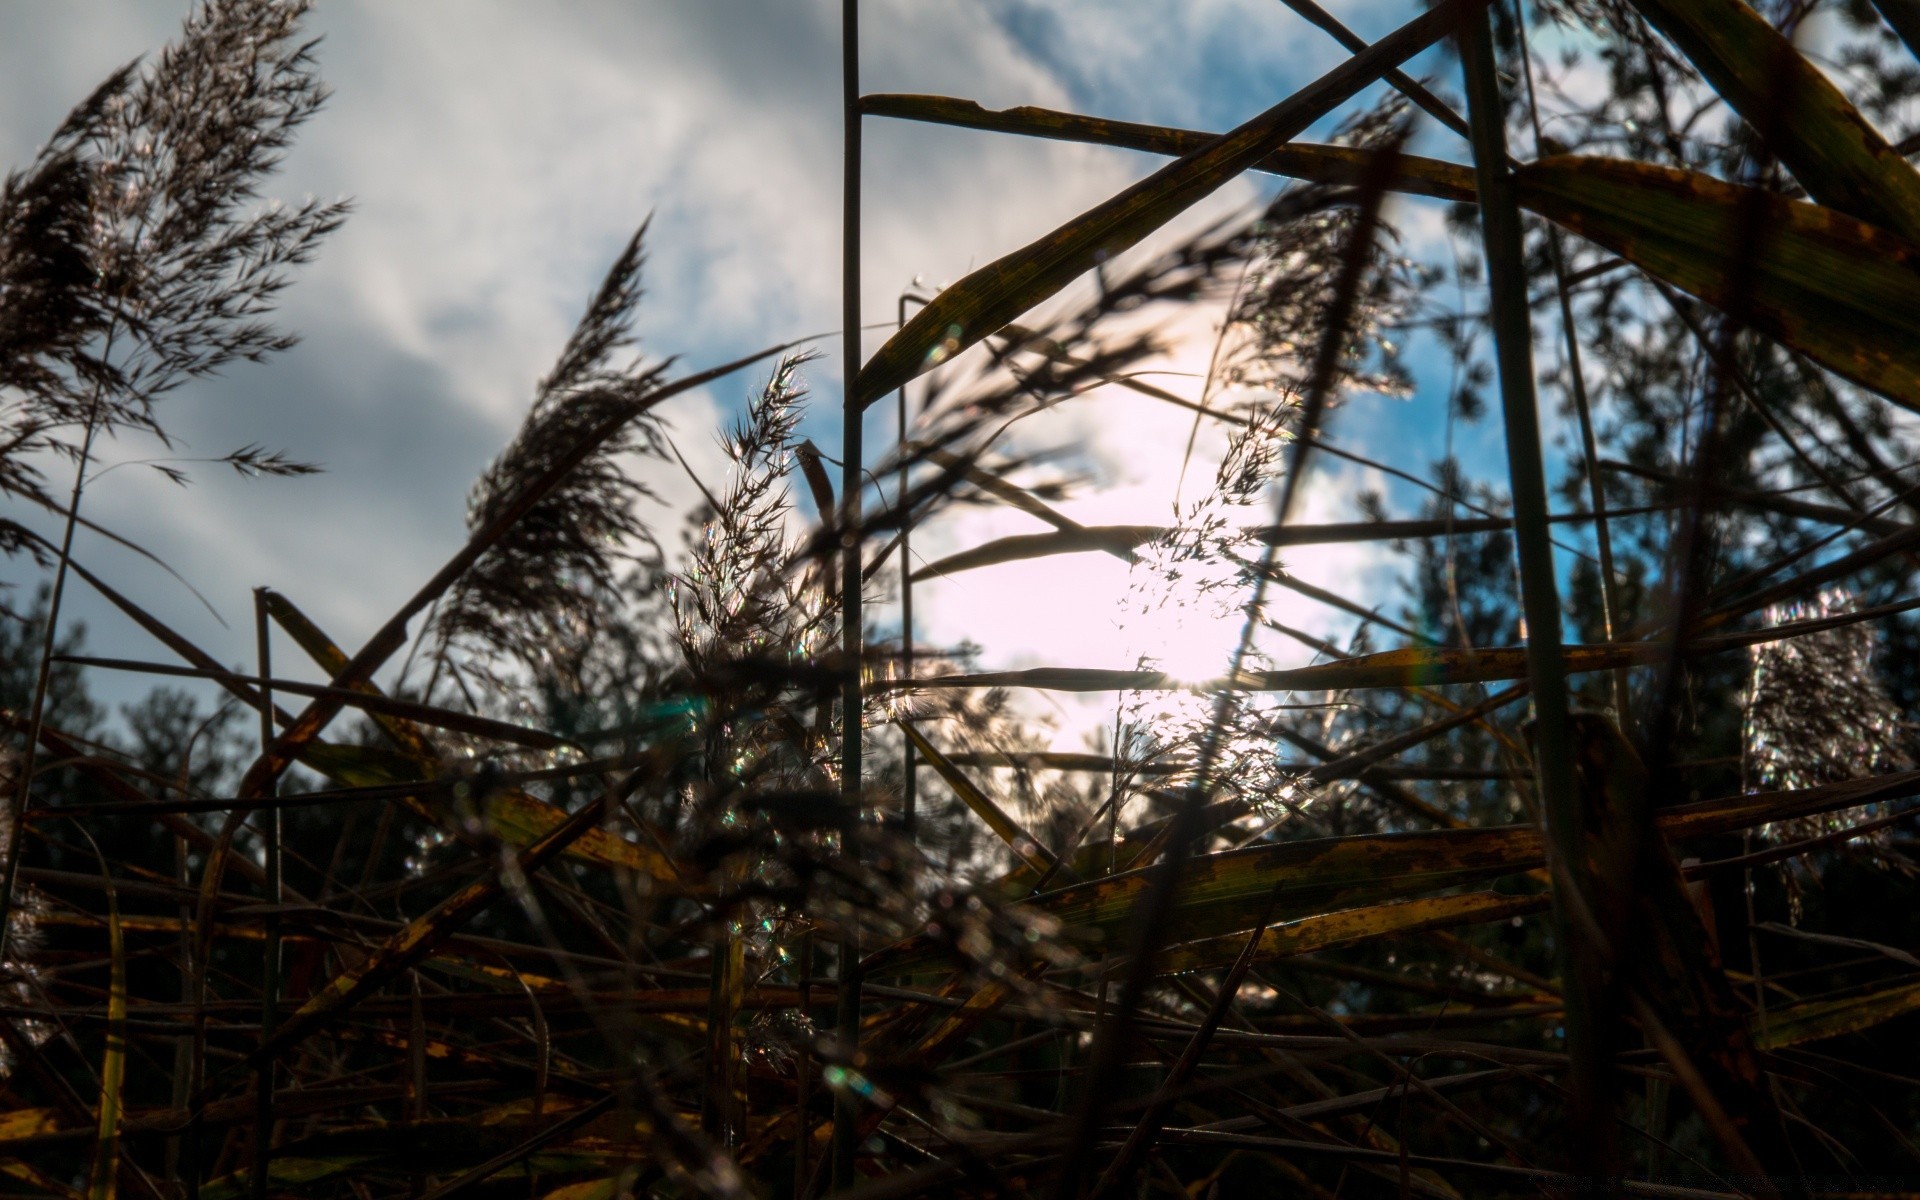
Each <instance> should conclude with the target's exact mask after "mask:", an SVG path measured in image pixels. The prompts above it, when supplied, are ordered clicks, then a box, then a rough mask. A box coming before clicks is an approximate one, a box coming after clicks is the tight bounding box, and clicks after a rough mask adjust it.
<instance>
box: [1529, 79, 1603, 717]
mask: <svg viewBox="0 0 1920 1200" xmlns="http://www.w3.org/2000/svg"><path fill="white" fill-rule="evenodd" d="M1520 62H1521V66H1522V75H1521V78H1522V79H1524V80H1525V81H1526V85H1527V119H1528V120H1529V121H1530V122H1532V124H1533V140H1534V143H1535V145H1536V146H1538V144H1539V142H1540V138H1541V130H1540V102H1539V97H1538V95H1537V94H1536V93H1535V91H1534V86H1533V55H1532V54H1531V53H1530V52H1528V50H1527V47H1526V45H1525V44H1524V42H1523V43H1522V45H1521V47H1520ZM1537 152H1538V151H1537V150H1536V153H1537ZM1547 259H1548V261H1549V262H1550V263H1552V264H1553V290H1554V295H1555V296H1556V297H1557V298H1558V300H1559V302H1560V331H1561V336H1562V339H1563V340H1564V341H1565V343H1566V347H1567V380H1568V386H1569V387H1570V388H1571V389H1572V391H1573V411H1574V415H1575V416H1576V417H1577V418H1578V419H1579V422H1580V455H1581V460H1582V465H1583V466H1584V467H1585V469H1586V473H1587V507H1589V508H1591V509H1592V510H1593V536H1594V545H1595V549H1596V550H1597V551H1598V552H1599V556H1600V626H1601V630H1602V632H1603V633H1604V634H1605V637H1606V640H1607V641H1609V642H1611V641H1612V640H1613V637H1614V630H1615V629H1617V628H1619V627H1620V623H1621V617H1622V615H1623V614H1622V613H1621V612H1620V595H1619V591H1618V583H1617V581H1616V580H1615V579H1614V575H1613V535H1612V533H1611V532H1610V531H1609V530H1608V528H1607V495H1606V489H1605V488H1604V487H1603V486H1602V485H1601V482H1600V467H1599V463H1600V451H1599V448H1598V445H1597V443H1596V442H1595V440H1594V436H1593V409H1592V406H1591V405H1590V404H1589V403H1588V401H1587V376H1586V370H1585V368H1584V367H1583V365H1582V363H1581V359H1580V335H1579V334H1578V332H1576V330H1577V328H1578V327H1577V326H1576V325H1575V324H1574V320H1573V290H1572V289H1571V288H1570V287H1569V286H1568V285H1567V264H1566V258H1565V256H1564V255H1563V253H1562V252H1561V247H1560V230H1559V229H1558V228H1557V227H1555V226H1551V225H1550V226H1548V227H1547ZM1611 676H1612V679H1611V682H1612V687H1613V711H1614V712H1615V713H1616V714H1618V717H1617V720H1616V724H1618V725H1620V726H1621V727H1622V728H1625V727H1626V723H1627V700H1628V695H1629V693H1628V673H1627V670H1626V668H1624V667H1622V668H1621V669H1619V670H1617V671H1614V672H1611Z"/></svg>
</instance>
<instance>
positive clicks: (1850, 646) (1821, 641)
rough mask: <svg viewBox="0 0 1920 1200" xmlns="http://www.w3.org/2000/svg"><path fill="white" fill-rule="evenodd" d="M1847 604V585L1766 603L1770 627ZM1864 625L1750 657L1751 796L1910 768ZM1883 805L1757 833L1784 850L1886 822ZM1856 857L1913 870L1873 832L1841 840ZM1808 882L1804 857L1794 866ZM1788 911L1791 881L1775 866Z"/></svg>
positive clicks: (1899, 720)
mask: <svg viewBox="0 0 1920 1200" xmlns="http://www.w3.org/2000/svg"><path fill="white" fill-rule="evenodd" d="M1854 607H1855V604H1854V600H1853V596H1852V594H1851V593H1850V592H1849V591H1847V589H1845V588H1830V589H1827V590H1825V591H1822V592H1821V593H1820V594H1819V595H1818V596H1816V597H1815V598H1813V599H1812V600H1808V601H1805V602H1802V603H1796V604H1787V605H1774V606H1772V607H1770V608H1768V610H1767V621H1768V623H1769V624H1781V623H1784V622H1787V621H1800V620H1818V619H1820V618H1823V617H1830V616H1836V615H1839V614H1842V613H1845V612H1848V611H1851V610H1852V609H1853V608H1854ZM1878 640H1879V639H1878V637H1877V635H1876V633H1875V630H1874V627H1873V626H1872V625H1871V624H1868V623H1865V622H1859V623H1855V624H1851V625H1842V626H1839V627H1838V628H1835V629H1827V630H1822V631H1820V632H1818V633H1810V634H1804V635H1802V636H1800V637H1796V638H1790V639H1788V640H1785V641H1778V642H1764V643H1762V644H1760V645H1758V646H1755V647H1754V648H1753V649H1752V650H1751V651H1750V652H1749V654H1748V660H1749V663H1750V664H1751V665H1750V671H1749V674H1748V682H1747V695H1746V711H1745V714H1744V721H1743V729H1742V732H1743V747H1742V749H1743V754H1742V760H1741V762H1742V771H1743V773H1744V774H1745V776H1746V779H1747V786H1748V787H1749V788H1750V789H1752V790H1755V791H1773V790H1785V789H1791V788H1815V787H1819V786H1821V785H1823V784H1833V783H1842V782H1845V781H1846V780H1849V779H1859V778H1862V777H1864V776H1868V775H1877V774H1884V773H1887V772H1891V771H1902V770H1906V769H1908V768H1910V767H1911V766H1912V765H1913V762H1912V759H1911V758H1910V757H1909V755H1908V753H1907V751H1906V748H1905V746H1904V735H1905V734H1906V733H1907V732H1908V730H1909V728H1910V722H1908V721H1907V720H1906V719H1905V718H1904V717H1903V716H1902V715H1901V712H1900V709H1899V708H1898V706H1896V705H1895V704H1894V702H1893V700H1892V698H1891V697H1890V696H1888V695H1887V690H1886V687H1885V685H1884V684H1882V683H1881V681H1880V674H1879V671H1878V670H1877V668H1876V667H1875V666H1874V662H1873V657H1874V649H1875V646H1876V644H1877V642H1878ZM1886 811H1887V810H1886V806H1885V805H1877V804H1876V805H1868V806H1866V807H1863V808H1858V809H1852V810H1849V811H1847V812H1844V813H1830V814H1824V815H1821V816H1812V817H1797V818H1794V819H1792V820H1787V821H1775V822H1771V823H1769V824H1767V825H1765V826H1763V827H1762V829H1761V833H1762V834H1764V835H1765V836H1766V837H1768V838H1769V839H1771V840H1773V841H1776V842H1780V843H1783V844H1790V843H1793V842H1800V841H1805V840H1807V839H1811V838H1818V837H1820V836H1822V835H1824V834H1832V833H1839V832H1843V831H1845V830H1848V829H1851V828H1853V827H1854V826H1856V825H1861V824H1864V823H1867V822H1870V821H1873V820H1874V819H1876V818H1878V817H1881V816H1884V815H1885V813H1886ZM1841 845H1842V847H1843V848H1854V849H1857V850H1860V851H1864V852H1866V853H1867V854H1869V855H1870V856H1871V857H1873V858H1874V859H1875V860H1876V861H1878V862H1880V863H1882V864H1883V865H1891V866H1898V867H1900V868H1901V869H1902V870H1906V871H1911V870H1912V869H1913V867H1912V864H1911V863H1909V862H1908V860H1907V859H1906V858H1905V856H1903V855H1901V854H1900V853H1899V852H1898V851H1896V850H1895V849H1894V848H1893V840H1892V830H1891V829H1890V828H1879V829H1876V830H1874V831H1873V832H1872V833H1868V834H1865V835H1863V836H1862V837H1860V838H1856V839H1849V840H1847V841H1845V842H1843V843H1841ZM1798 861H1799V862H1800V863H1801V865H1802V866H1803V867H1804V868H1805V869H1806V870H1807V871H1808V872H1809V873H1810V874H1812V875H1814V876H1815V877H1816V878H1817V877H1818V874H1819V872H1818V870H1817V868H1816V867H1815V866H1814V864H1813V861H1812V860H1811V859H1808V858H1804V857H1803V858H1801V859H1799V860H1798ZM1781 871H1782V878H1783V879H1784V880H1785V882H1786V883H1787V886H1788V891H1789V895H1790V897H1791V899H1792V902H1793V905H1794V910H1795V913H1796V915H1797V914H1798V911H1799V905H1800V889H1799V883H1798V878H1797V876H1796V875H1795V873H1794V872H1793V871H1792V870H1790V869H1789V864H1787V863H1783V864H1782V866H1781Z"/></svg>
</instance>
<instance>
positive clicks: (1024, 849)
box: [895, 720, 1060, 877]
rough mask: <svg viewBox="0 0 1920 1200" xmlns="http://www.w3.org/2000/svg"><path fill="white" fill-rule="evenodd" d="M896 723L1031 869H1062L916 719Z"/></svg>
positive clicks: (1047, 873) (1044, 872)
mask: <svg viewBox="0 0 1920 1200" xmlns="http://www.w3.org/2000/svg"><path fill="white" fill-rule="evenodd" d="M895 724H897V725H899V726H900V730H901V732H902V733H904V734H906V735H907V740H908V741H909V742H912V743H913V748H914V749H915V750H917V751H919V753H920V756H921V757H922V758H924V759H926V760H927V765H928V766H930V767H932V768H933V769H934V772H935V773H936V774H938V775H939V776H940V778H941V779H943V780H945V781H946V784H947V786H948V787H950V788H952V789H953V794H954V795H956V796H958V797H960V799H961V801H962V802H964V803H965V804H966V806H967V807H968V808H970V809H972V810H973V812H974V815H975V816H977V817H979V818H980V820H981V821H982V822H984V823H985V824H986V826H987V828H989V829H991V830H993V832H994V834H995V836H997V837H998V838H999V839H1000V840H1001V841H1003V842H1005V843H1006V844H1007V847H1008V849H1010V850H1012V851H1013V852H1014V854H1016V855H1018V856H1019V858H1020V861H1021V862H1023V863H1025V864H1026V865H1027V867H1028V869H1029V870H1032V871H1034V872H1037V873H1038V874H1039V875H1041V876H1043V877H1045V876H1051V875H1052V874H1053V873H1054V872H1055V871H1057V870H1058V869H1059V866H1060V862H1059V859H1058V858H1057V857H1056V856H1055V855H1054V853H1053V851H1051V850H1049V849H1047V848H1046V847H1045V846H1042V845H1041V844H1040V843H1039V842H1038V841H1037V840H1035V839H1034V838H1033V837H1032V836H1030V835H1029V834H1028V833H1027V831H1026V830H1024V829H1022V828H1020V823H1019V822H1018V821H1015V820H1014V819H1013V818H1012V817H1010V816H1008V815H1007V813H1006V810H1005V809H1003V808H1001V807H1000V806H999V805H998V804H995V803H994V802H993V798H992V797H991V796H989V795H987V794H986V793H985V792H983V791H981V790H980V788H979V786H978V785H977V784H975V783H974V782H973V780H971V779H969V778H967V773H966V772H965V771H962V770H961V769H960V768H959V767H956V766H954V765H953V762H952V760H950V759H949V758H948V757H947V756H946V755H945V754H942V753H941V752H940V750H939V748H938V747H936V746H935V745H934V744H933V743H932V742H930V741H928V740H927V737H926V735H925V734H923V733H921V732H920V731H919V730H918V729H916V728H914V725H913V722H911V721H905V720H902V721H896V722H895Z"/></svg>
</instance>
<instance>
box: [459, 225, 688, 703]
mask: <svg viewBox="0 0 1920 1200" xmlns="http://www.w3.org/2000/svg"><path fill="white" fill-rule="evenodd" d="M646 232H647V227H646V225H645V224H642V225H641V226H640V228H639V229H638V230H637V231H636V232H635V233H634V235H633V237H632V239H631V240H629V241H628V243H627V245H626V248H625V249H624V250H622V251H621V253H620V255H619V257H618V258H616V259H615V260H614V262H613V265H612V267H611V268H610V269H609V270H608V272H607V276H606V279H605V280H604V281H602V283H601V285H600V288H599V290H598V291H597V292H596V293H595V294H594V296H593V299H592V301H591V302H590V303H589V304H588V305H587V311H586V313H585V315H584V316H582V317H581V319H580V322H579V324H578V325H576V326H575V327H574V331H573V334H572V336H570V337H569V338H568V339H567V344H566V346H565V348H564V349H563V350H562V351H561V353H560V358H559V360H558V361H557V362H556V363H555V364H554V367H553V370H552V371H551V372H550V373H549V374H548V375H547V377H546V378H545V379H543V380H541V381H540V384H539V387H538V388H537V389H536V390H535V393H534V401H533V407H532V409H531V410H530V411H529V412H528V414H527V419H526V421H525V423H524V424H522V425H521V427H520V432H519V433H518V434H516V435H515V436H514V439H513V441H512V442H511V443H510V444H509V445H508V446H507V448H506V449H505V450H504V451H502V452H501V454H500V456H499V457H498V458H496V459H495V460H494V461H493V463H492V465H491V466H489V467H488V468H487V470H486V472H485V473H484V474H482V475H481V477H480V479H479V481H478V482H477V483H475V484H474V488H473V493H472V495H471V497H470V498H469V500H468V502H467V526H468V528H469V529H474V530H478V529H483V528H485V527H487V526H488V525H490V524H491V523H492V522H493V521H494V520H495V519H496V518H498V516H499V515H500V513H501V512H502V511H503V510H504V509H505V508H506V507H508V506H509V505H511V504H513V503H514V502H515V500H516V498H517V497H518V496H519V495H520V493H521V492H522V491H523V490H524V489H525V487H526V486H527V484H528V482H529V481H531V480H534V479H537V478H539V477H540V476H541V475H543V474H544V473H545V472H547V471H548V470H550V469H551V468H552V467H553V466H554V465H555V463H557V462H559V461H560V460H561V459H563V458H564V457H565V456H566V455H567V454H568V453H570V452H571V451H572V450H573V449H574V448H575V447H576V446H577V445H578V443H579V442H580V439H581V438H582V437H583V436H585V435H586V434H587V433H588V432H589V431H590V430H592V429H594V428H596V427H597V426H600V425H602V424H603V423H605V422H606V421H608V420H609V419H611V418H613V417H616V416H617V415H618V414H619V413H620V412H622V411H623V410H627V409H631V410H632V411H633V412H634V414H635V415H634V419H633V420H631V421H629V422H628V423H627V424H625V425H623V426H622V427H621V429H620V432H618V433H617V434H615V435H614V436H613V437H611V438H608V439H607V440H606V441H605V442H604V443H602V444H601V445H600V446H599V447H598V448H597V449H596V450H595V451H594V453H593V454H591V455H590V456H588V458H587V459H586V460H585V461H584V462H582V463H580V464H579V465H578V466H577V467H575V468H574V469H573V471H572V472H571V473H570V474H569V475H568V476H567V477H566V479H565V480H564V481H563V482H562V483H561V484H560V485H559V486H558V487H556V488H554V489H553V491H552V492H551V493H550V494H549V495H548V496H547V497H546V498H545V499H543V500H542V501H541V502H540V503H539V504H537V505H535V506H534V507H533V509H532V510H531V511H529V512H528V513H527V514H526V515H525V516H523V517H522V518H521V519H520V520H519V522H518V523H517V524H515V525H514V527H513V528H512V530H510V531H509V532H508V533H507V534H506V536H504V537H503V538H501V539H500V541H499V542H497V543H496V544H495V545H494V546H493V548H492V549H490V550H489V551H488V552H487V553H486V554H485V555H484V556H483V557H482V558H481V559H480V561H479V562H478V563H476V564H475V565H474V567H473V569H472V570H470V571H468V572H467V573H466V574H465V575H464V576H462V577H461V579H460V581H459V582H458V583H457V584H456V585H455V586H454V588H453V590H452V592H451V593H450V594H449V595H448V597H447V601H446V603H445V604H444V605H443V606H442V607H441V610H440V614H439V616H438V617H437V619H436V626H435V634H436V636H437V639H438V643H437V648H436V652H435V653H436V656H437V658H438V659H439V660H440V661H441V662H443V663H446V664H447V665H449V666H454V667H455V668H456V669H469V670H470V669H474V667H475V665H476V664H484V663H487V662H488V661H489V660H490V659H491V658H492V657H494V656H505V657H507V658H509V659H511V660H513V661H516V662H517V663H518V664H519V665H520V666H521V667H522V668H523V669H525V670H527V671H530V672H532V673H533V674H534V675H535V676H536V677H543V676H553V675H557V676H560V677H562V678H571V677H573V676H574V675H575V674H576V673H577V672H578V670H579V665H580V661H581V658H582V656H583V655H584V654H585V652H586V650H587V648H588V647H589V646H590V645H591V644H592V642H593V639H594V636H595V634H596V632H597V630H598V627H599V621H598V614H599V613H600V612H601V611H602V608H603V607H604V605H605V603H606V601H607V599H608V598H609V597H610V596H611V595H612V594H613V593H614V591H615V588H616V586H617V584H618V582H619V572H620V570H621V568H622V567H623V566H625V565H627V564H630V563H634V562H639V561H643V560H645V559H649V558H657V557H658V553H659V547H658V545H657V543H656V542H655V540H654V537H653V534H652V532H651V531H650V530H649V528H648V527H647V524H646V522H645V521H644V520H642V518H641V516H640V514H639V513H638V512H637V511H636V504H637V502H638V501H640V500H641V499H644V498H648V497H651V496H652V495H653V493H652V491H651V489H649V488H648V487H647V485H646V484H645V483H644V482H643V481H642V480H640V479H639V478H637V477H636V476H635V475H633V474H632V473H631V472H630V471H629V470H628V469H627V468H626V466H625V465H624V464H623V463H622V461H621V460H622V459H623V458H625V457H628V456H633V455H638V456H642V457H654V458H657V457H659V456H660V454H661V452H662V448H663V443H662V442H661V440H660V427H659V418H658V417H657V416H655V415H654V414H652V413H647V412H645V411H644V409H643V408H642V407H641V404H640V402H641V401H642V400H643V399H644V397H645V396H646V395H647V393H648V392H649V391H651V390H652V389H653V388H655V387H657V386H658V385H659V383H660V381H661V379H662V378H663V376H664V374H665V372H666V369H667V365H668V364H666V363H649V362H646V361H645V360H643V359H639V358H637V357H636V358H633V359H632V360H631V361H628V362H619V361H618V356H619V354H620V352H621V351H622V350H625V349H627V348H628V347H630V346H632V345H633V344H634V336H633V331H632V326H633V319H634V313H635V310H636V309H637V307H638V306H639V303H640V297H641V288H640V272H641V267H642V265H643V264H644V261H645V255H644V252H643V248H642V247H643V242H644V239H645V237H646ZM456 648H464V649H465V650H467V651H470V652H471V654H470V656H469V657H467V658H466V659H465V660H463V661H464V666H463V665H462V664H461V663H456V662H454V660H453V657H452V655H453V652H454V650H455V649H456ZM484 669H487V670H492V668H484ZM494 673H495V674H496V675H497V674H498V672H497V671H494Z"/></svg>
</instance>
